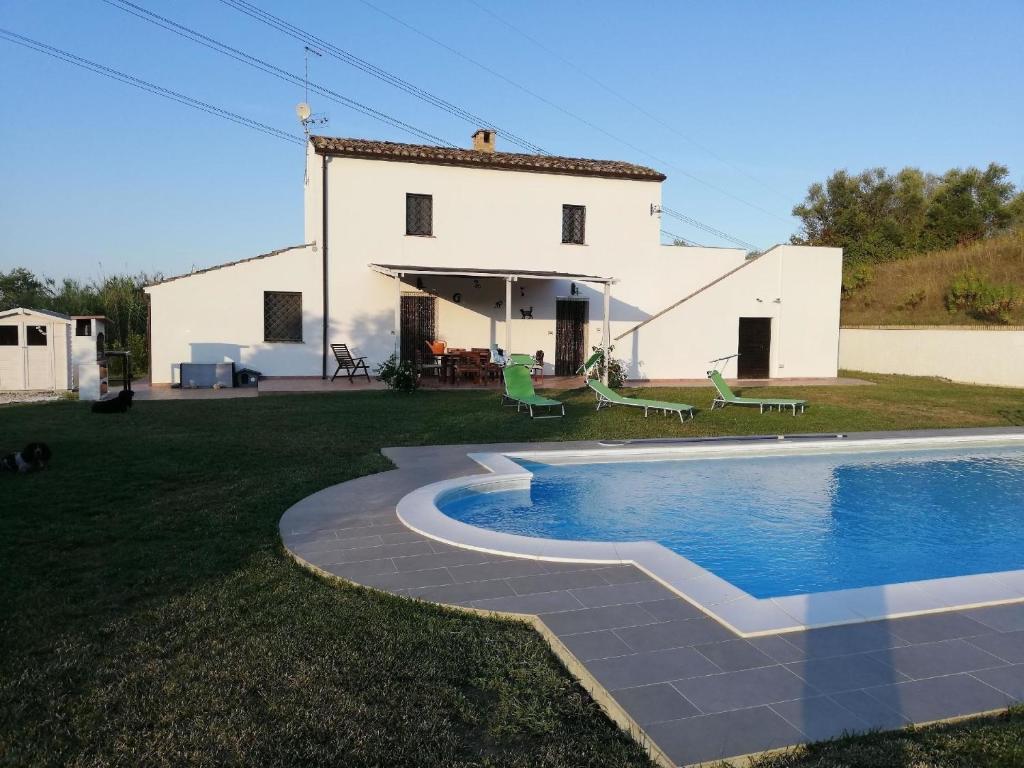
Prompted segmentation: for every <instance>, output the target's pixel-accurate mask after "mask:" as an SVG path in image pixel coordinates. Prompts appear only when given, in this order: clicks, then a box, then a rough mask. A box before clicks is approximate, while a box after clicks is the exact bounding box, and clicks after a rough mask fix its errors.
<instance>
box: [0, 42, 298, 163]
mask: <svg viewBox="0 0 1024 768" xmlns="http://www.w3.org/2000/svg"><path fill="white" fill-rule="evenodd" d="M0 38H2V39H4V40H7V42H9V43H14V44H15V45H20V46H22V47H23V48H28V49H30V50H33V51H36V52H38V53H44V54H46V55H47V56H51V57H53V58H55V59H59V60H60V61H63V62H65V63H67V64H73V65H75V66H76V67H81V68H82V69H86V70H89V71H90V72H94V73H95V74H97V75H103V76H104V77H108V78H110V79H111V80H117V81H118V82H121V83H124V84H126V85H131V86H134V87H135V88H139V89H141V90H144V91H147V92H149V93H152V94H153V95H155V96H161V97H163V98H165V99H169V100H171V101H176V102H178V103H179V104H184V105H185V106H187V107H192V108H193V109H198V110H199V111H201V112H206V113H208V114H211V115H215V116H216V117H220V118H223V119H225V120H230V121H231V122H233V123H237V124H238V125H242V126H245V127H246V128H252V129H253V130H256V131H260V132H261V133H265V134H267V135H268V136H273V137H274V138H277V139H282V140H283V141H290V142H292V143H294V144H300V145H304V144H305V142H304V141H303V140H302V139H301V138H300V137H298V136H295V135H293V134H290V133H288V132H287V131H282V130H280V129H279V128H274V127H273V126H271V125H267V124H266V123H261V122H259V121H257V120H253V119H252V118H248V117H245V116H243V115H239V114H238V113H236V112H231V111H229V110H226V109H222V108H221V107H217V106H215V105H213V104H208V103H206V102H205V101H200V100H199V99H194V98H192V97H191V96H186V95H185V94H183V93H179V92H178V91H172V90H171V89H169V88H164V87H163V86H160V85H156V84H154V83H150V82H148V81H146V80H142V79H141V78H138V77H134V76H132V75H129V74H126V73H124V72H121V71H119V70H116V69H112V68H111V67H106V66H104V65H102V64H97V63H96V62H94V61H89V60H88V59H83V58H82V57H81V56H76V55H75V54H73V53H70V52H68V51H65V50H63V49H61V48H55V47H54V46H52V45H47V44H46V43H41V42H39V41H38V40H33V39H32V38H30V37H25V36H24V35H19V34H18V33H16V32H11V31H10V30H7V29H2V28H0Z"/></svg>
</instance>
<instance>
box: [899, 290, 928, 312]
mask: <svg viewBox="0 0 1024 768" xmlns="http://www.w3.org/2000/svg"><path fill="white" fill-rule="evenodd" d="M927 295H928V294H927V293H925V290H924V288H922V289H920V290H917V291H911V292H910V293H908V294H907V295H906V296H904V297H903V301H902V302H900V306H899V308H900V309H913V308H914V307H916V306H918V305H920V304H921V302H922V301H924V300H925V297H926V296H927Z"/></svg>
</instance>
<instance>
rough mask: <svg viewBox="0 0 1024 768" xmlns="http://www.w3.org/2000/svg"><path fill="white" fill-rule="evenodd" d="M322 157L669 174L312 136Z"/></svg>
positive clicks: (657, 177) (611, 164) (646, 177)
mask: <svg viewBox="0 0 1024 768" xmlns="http://www.w3.org/2000/svg"><path fill="white" fill-rule="evenodd" d="M309 138H310V141H312V142H313V148H314V149H315V150H316V151H317V153H318V154H322V155H332V156H339V157H358V158H362V159H366V160H391V161H398V162H403V163H428V164H432V165H460V166H467V167H470V168H492V169H495V170H501V171H526V172H528V173H557V174H566V175H570V176H599V177H602V178H606V179H637V180H640V181H664V180H665V174H663V173H660V172H659V171H656V170H654V169H653V168H646V167H644V166H642V165H634V164H633V163H625V162H622V161H620V160H590V159H588V158H584V157H555V156H553V155H526V154H519V153H516V152H478V151H477V150H475V149H456V148H452V147H434V146H431V145H429V144H401V143H399V142H394V141H374V140H371V139H344V138H333V137H331V136H310V137H309Z"/></svg>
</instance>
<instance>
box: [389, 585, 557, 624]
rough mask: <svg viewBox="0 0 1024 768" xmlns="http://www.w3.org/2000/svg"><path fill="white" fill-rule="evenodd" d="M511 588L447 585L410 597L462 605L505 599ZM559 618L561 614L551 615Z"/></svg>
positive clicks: (414, 591) (415, 591)
mask: <svg viewBox="0 0 1024 768" xmlns="http://www.w3.org/2000/svg"><path fill="white" fill-rule="evenodd" d="M512 594H514V593H513V592H512V589H511V587H509V585H508V584H506V583H505V582H504V581H473V582H470V583H469V584H445V585H442V586H438V587H423V588H422V589H410V590H409V596H410V597H415V598H418V599H420V600H431V601H433V602H435V603H448V604H458V605H462V604H465V603H472V602H473V601H474V600H483V599H485V598H488V597H505V596H506V595H512ZM551 615H552V616H557V615H559V614H551Z"/></svg>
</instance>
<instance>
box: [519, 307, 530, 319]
mask: <svg viewBox="0 0 1024 768" xmlns="http://www.w3.org/2000/svg"><path fill="white" fill-rule="evenodd" d="M519 314H520V315H522V316H523V320H533V307H529V308H527V309H523V308H522V307H520V308H519Z"/></svg>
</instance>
